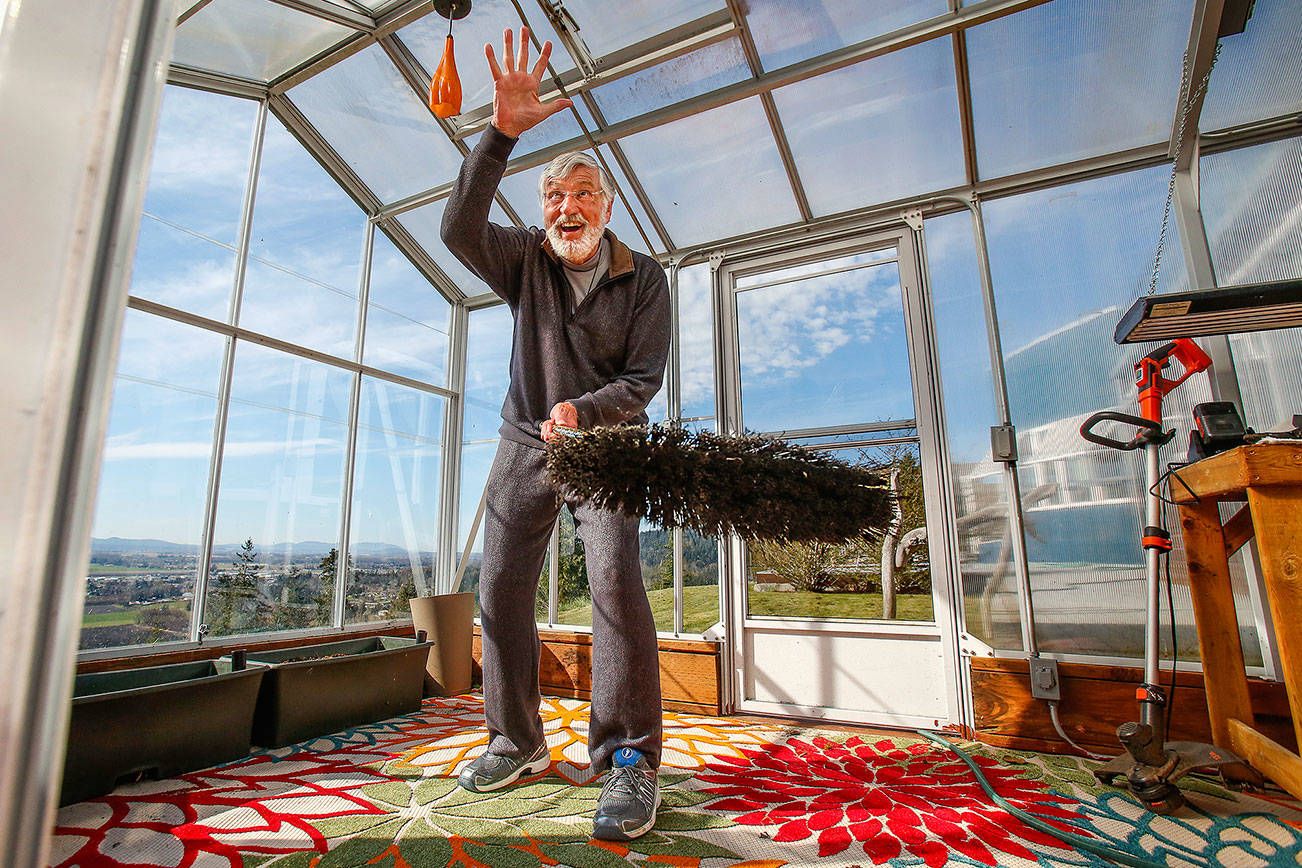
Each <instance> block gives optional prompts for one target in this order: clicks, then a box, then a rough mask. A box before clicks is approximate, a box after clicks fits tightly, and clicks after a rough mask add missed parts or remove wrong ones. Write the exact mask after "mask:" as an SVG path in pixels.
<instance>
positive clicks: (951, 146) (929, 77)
mask: <svg viewBox="0 0 1302 868" xmlns="http://www.w3.org/2000/svg"><path fill="white" fill-rule="evenodd" d="M773 101H774V103H776V105H777V108H778V114H779V115H780V116H781V118H782V128H783V129H784V130H786V133H787V140H788V141H789V142H790V144H791V152H792V154H793V155H794V156H795V159H796V167H797V168H798V169H799V171H800V180H801V183H802V184H803V185H804V188H805V193H806V195H807V196H808V198H809V206H810V208H811V209H812V210H813V212H814V215H815V216H820V217H821V216H825V215H828V214H835V213H837V212H840V211H849V210H851V209H854V208H861V207H864V206H867V205H875V204H878V203H881V202H889V201H891V200H894V199H904V198H907V197H910V196H917V195H919V194H921V193H928V192H934V191H938V190H944V189H947V188H950V187H957V186H959V185H961V184H962V183H963V181H964V169H963V131H962V128H961V125H960V123H959V111H958V90H957V87H956V85H955V79H954V54H953V51H952V50H951V48H950V42H949V40H947V39H933V40H931V41H930V42H924V43H922V44H920V45H915V46H913V47H912V48H905V49H903V50H900V51H895V52H892V53H891V54H887V55H883V56H882V57H877V58H873V59H872V60H865V61H863V62H862V63H857V64H855V65H854V66H850V67H847V68H845V69H841V70H837V71H836V72H829V73H826V74H825V75H820V76H816V77H815V78H810V79H806V80H805V81H802V82H799V83H797V84H793V85H789V86H787V87H784V88H781V89H779V90H776V91H774V92H773Z"/></svg>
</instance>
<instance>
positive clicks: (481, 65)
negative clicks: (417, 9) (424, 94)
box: [398, 0, 574, 111]
mask: <svg viewBox="0 0 1302 868" xmlns="http://www.w3.org/2000/svg"><path fill="white" fill-rule="evenodd" d="M524 8H525V11H526V13H527V14H528V15H529V16H530V21H529V22H528V23H529V28H530V30H532V31H533V34H534V36H536V37H537V39H538V44H539V45H542V44H543V43H545V42H550V43H551V44H552V57H551V67H552V68H553V69H554V70H556V73H557V74H558V75H562V74H564V73H566V72H568V71H570V70H571V69H574V61H573V60H572V59H571V58H570V55H569V53H568V52H566V50H565V48H564V46H562V45H561V43H560V40H559V39H557V38H556V31H555V30H553V29H552V26H551V23H550V22H548V20H547V16H546V15H544V14H543V11H542V10H541V9H539V8H538V7H537V6H536V5H535V4H533V3H528V4H524ZM523 23H524V22H523V21H521V19H520V14H519V12H518V11H517V10H516V6H515V5H514V4H513V3H511V2H510V0H475V5H474V12H473V14H471V15H467V16H466V17H465V18H462V19H460V20H459V21H454V22H453V23H452V43H453V54H454V56H455V58H456V64H457V78H458V79H460V80H461V105H462V108H464V109H466V110H467V111H468V110H470V109H474V108H478V107H480V106H485V105H491V104H492V102H493V77H492V74H491V73H490V72H489V69H488V60H487V59H486V58H485V57H484V46H485V45H491V46H493V53H494V54H495V55H496V56H497V62H498V64H499V65H500V64H501V63H502V62H503V60H504V58H503V55H502V50H503V45H502V31H503V30H505V29H507V28H508V27H509V28H510V29H511V31H512V33H513V37H512V38H513V39H514V40H515V43H514V45H515V49H516V51H519V48H520V46H519V38H520V25H521V24H523ZM447 37H448V20H447V19H446V18H444V17H443V16H442V15H438V14H431V15H426V16H425V17H424V18H421V19H420V20H419V21H414V22H412V23H411V24H408V25H407V26H406V27H404V28H402V29H401V30H399V31H398V38H399V39H400V40H401V41H402V43H403V44H404V45H406V46H407V48H409V49H410V50H411V53H412V54H413V55H415V56H416V59H417V60H419V61H420V65H421V66H423V67H424V68H425V72H426V73H429V74H431V75H432V74H433V73H434V70H436V69H438V67H439V62H440V61H441V60H442V59H443V49H444V46H445V44H446V42H447ZM537 60H538V52H537V51H536V50H534V48H533V46H532V45H531V46H530V49H529V65H530V67H531V68H532V66H533V64H534V63H536V62H537Z"/></svg>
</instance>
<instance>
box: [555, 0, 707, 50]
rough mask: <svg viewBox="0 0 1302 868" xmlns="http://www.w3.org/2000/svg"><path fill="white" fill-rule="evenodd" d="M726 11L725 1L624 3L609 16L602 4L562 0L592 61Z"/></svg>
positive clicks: (607, 6)
mask: <svg viewBox="0 0 1302 868" xmlns="http://www.w3.org/2000/svg"><path fill="white" fill-rule="evenodd" d="M726 8H727V4H726V2H725V0H624V2H622V3H620V4H619V12H618V14H612V10H611V7H610V4H609V3H607V2H605V0H565V9H566V11H567V12H569V13H570V15H572V16H573V17H574V20H575V22H577V23H578V25H579V38H580V39H582V40H583V44H584V45H585V46H587V48H588V52H589V53H590V54H591V55H592V56H593V57H594V58H597V57H602V56H603V55H606V54H609V53H610V52H612V51H616V50H618V49H620V48H627V47H628V46H630V45H633V44H635V43H638V42H641V41H643V40H644V39H650V38H651V37H653V36H656V35H657V34H660V33H664V32H665V31H666V30H671V29H673V28H675V27H677V26H678V25H680V24H687V23H688V22H690V21H695V20H696V19H698V18H701V17H703V16H705V15H709V14H710V13H711V12H719V11H721V10H723V9H726Z"/></svg>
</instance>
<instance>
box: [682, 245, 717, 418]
mask: <svg viewBox="0 0 1302 868" xmlns="http://www.w3.org/2000/svg"><path fill="white" fill-rule="evenodd" d="M710 277H711V275H710V266H709V263H705V262H703V263H701V264H700V265H689V266H687V267H686V268H681V269H679V270H678V336H677V337H678V366H679V369H680V373H679V388H680V390H681V391H680V393H679V405H680V407H681V409H682V417H683V418H685V419H700V420H707V419H713V418H714V406H715V405H714V301H713V299H712V292H711V289H710V282H711V281H710Z"/></svg>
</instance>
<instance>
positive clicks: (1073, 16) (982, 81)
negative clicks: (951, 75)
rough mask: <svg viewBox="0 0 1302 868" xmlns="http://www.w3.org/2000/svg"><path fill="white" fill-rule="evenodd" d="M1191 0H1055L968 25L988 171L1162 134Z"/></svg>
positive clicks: (981, 163)
mask: <svg viewBox="0 0 1302 868" xmlns="http://www.w3.org/2000/svg"><path fill="white" fill-rule="evenodd" d="M1192 7H1193V3H1192V0H1153V2H1150V3H1147V4H1145V5H1144V11H1143V13H1142V21H1141V19H1140V18H1139V17H1137V16H1139V14H1140V13H1139V12H1138V11H1137V10H1136V9H1135V8H1134V7H1133V6H1132V4H1129V3H1115V2H1112V0H1056V2H1053V3H1046V4H1044V5H1042V6H1036V7H1034V8H1030V9H1026V10H1023V11H1021V12H1018V13H1017V14H1016V15H1008V16H1006V17H1004V18H1000V19H998V20H995V21H991V22H988V23H986V24H982V25H980V26H978V27H973V28H971V29H970V30H968V31H966V32H967V53H968V68H969V70H970V72H971V82H972V123H973V127H974V131H975V136H976V153H977V165H978V167H979V171H980V175H981V177H982V178H994V177H1000V176H1003V175H1011V174H1015V173H1017V172H1024V171H1028V170H1030V169H1038V168H1042V167H1045V166H1052V165H1056V164H1058V163H1066V162H1070V161H1072V160H1081V159H1085V158H1087V157H1094V156H1098V155H1100V154H1106V153H1111V152H1113V151H1121V150H1125V149H1127V148H1134V147H1139V146H1141V145H1149V144H1153V143H1154V142H1164V141H1166V140H1167V138H1168V137H1169V136H1170V135H1171V121H1172V117H1173V115H1174V112H1175V105H1176V98H1177V93H1178V91H1179V88H1180V58H1181V56H1182V55H1183V54H1184V50H1185V44H1186V42H1187V41H1188V38H1189V21H1190V17H1191V10H1192Z"/></svg>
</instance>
